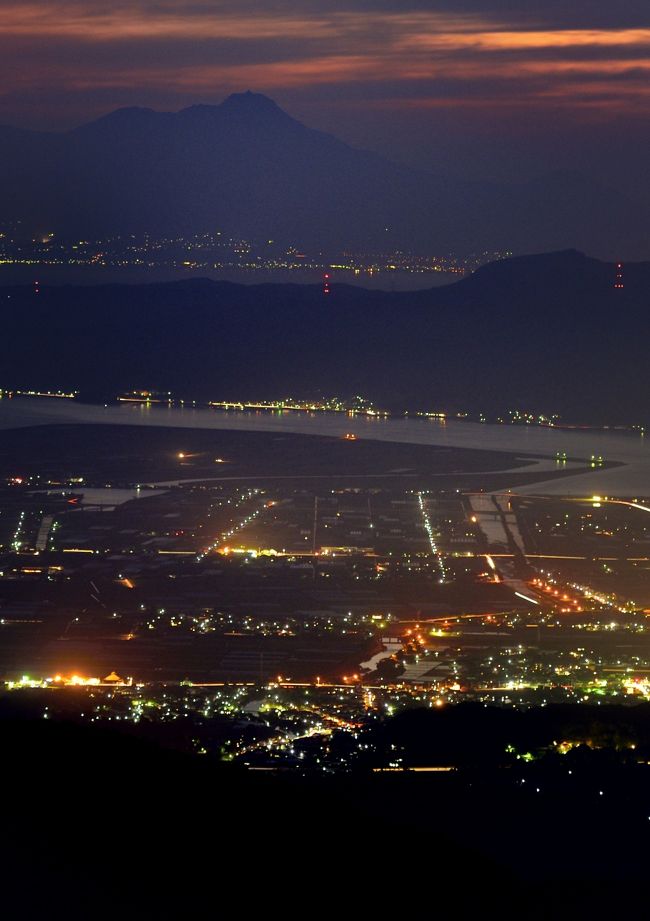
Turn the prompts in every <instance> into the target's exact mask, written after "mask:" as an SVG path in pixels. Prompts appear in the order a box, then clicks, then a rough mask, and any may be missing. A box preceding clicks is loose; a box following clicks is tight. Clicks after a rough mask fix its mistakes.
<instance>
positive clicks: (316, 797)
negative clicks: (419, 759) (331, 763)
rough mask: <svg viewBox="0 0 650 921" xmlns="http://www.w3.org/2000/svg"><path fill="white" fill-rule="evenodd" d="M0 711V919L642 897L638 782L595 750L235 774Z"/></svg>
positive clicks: (495, 909) (592, 910) (614, 906)
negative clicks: (519, 760)
mask: <svg viewBox="0 0 650 921" xmlns="http://www.w3.org/2000/svg"><path fill="white" fill-rule="evenodd" d="M2 716H3V718H2V721H1V722H0V728H1V731H2V738H3V743H4V745H3V750H4V752H5V778H4V787H5V798H4V805H3V835H2V845H1V859H2V870H3V904H4V906H5V911H7V912H8V913H7V915H6V916H7V917H17V916H20V917H25V918H32V917H39V916H40V915H41V913H42V912H46V913H47V914H48V916H50V917H66V918H71V919H76V918H82V917H83V918H86V917H95V918H114V917H116V916H119V917H123V918H128V919H131V918H146V919H149V918H173V917H190V916H192V915H195V914H196V913H200V915H201V916H203V917H219V916H221V915H222V914H223V913H224V912H225V911H233V910H234V911H237V912H238V913H242V914H246V915H249V916H250V915H251V914H252V915H253V916H255V915H256V914H258V913H261V912H267V911H275V910H276V909H278V908H281V909H282V910H283V911H284V910H286V911H288V912H299V913H307V912H309V913H313V912H315V911H316V909H317V908H318V910H322V909H324V910H325V911H326V912H327V913H328V914H331V915H332V916H341V915H346V916H348V915H356V914H358V913H363V914H364V915H366V914H374V913H376V912H377V911H380V912H381V916H382V917H385V916H386V914H387V913H390V914H395V913H399V916H402V915H403V914H404V913H405V911H408V912H409V913H418V914H422V913H424V912H426V914H427V916H432V917H435V916H436V915H437V914H439V913H442V912H443V910H444V911H445V912H447V911H448V910H449V908H452V909H453V917H460V918H465V917H490V918H491V917H501V918H514V917H518V918H535V919H545V918H550V917H553V918H575V917H588V916H589V917H603V916H605V915H606V914H608V913H611V912H615V911H616V912H621V910H623V911H624V910H626V909H628V908H629V907H631V906H632V905H634V904H636V903H637V900H639V899H640V898H641V897H642V896H643V890H644V886H645V882H644V880H645V864H646V862H647V831H646V827H645V821H647V819H646V818H645V816H644V817H643V818H644V821H643V822H642V821H641V819H640V817H639V814H638V813H639V812H640V810H641V809H642V808H645V806H644V805H643V804H642V803H641V798H642V797H641V796H640V790H641V789H642V784H639V783H638V782H637V781H636V780H635V779H634V778H635V775H634V772H633V769H632V768H631V767H630V765H626V764H625V759H624V758H621V757H617V756H615V754H614V750H613V749H612V750H611V751H610V752H609V754H608V753H607V751H605V752H604V753H603V758H600V759H599V758H598V757H596V756H595V755H594V753H592V754H591V755H590V754H589V752H587V751H586V750H585V752H586V754H583V755H579V756H577V757H575V758H574V759H573V760H571V761H563V762H562V764H563V767H562V771H563V772H564V773H566V770H567V766H570V767H572V768H573V769H574V771H575V772H576V773H577V774H579V776H580V783H579V785H575V786H574V788H573V789H572V790H569V788H568V787H567V786H566V785H565V786H564V787H563V786H562V784H561V783H560V781H559V780H558V779H557V777H556V776H555V774H557V769H555V768H552V767H551V768H546V769H543V768H535V771H536V773H530V772H529V773H526V771H527V770H528V768H527V767H526V766H525V765H523V764H522V766H521V768H520V767H516V768H510V769H509V768H504V767H502V768H501V769H500V770H497V769H496V767H495V764H494V761H491V759H490V758H489V757H488V758H487V759H486V761H485V763H483V764H481V765H475V766H474V768H473V769H471V770H470V769H465V770H463V771H460V772H457V773H454V774H435V773H433V774H431V773H429V774H414V773H403V772H398V773H388V774H377V773H371V772H370V773H369V772H366V771H361V772H358V773H356V774H345V775H341V776H338V777H337V776H327V777H300V776H296V775H294V774H271V773H265V772H259V773H258V772H256V773H250V772H249V773H245V772H243V771H239V770H237V769H234V768H232V767H229V766H227V765H223V764H218V763H213V762H210V761H209V760H207V759H205V758H201V757H200V756H190V755H185V754H182V753H180V752H178V751H174V750H172V749H170V748H168V747H165V746H164V745H161V744H159V743H154V742H153V741H143V740H142V739H141V738H137V737H134V736H133V735H132V734H131V735H128V734H123V733H122V732H116V731H112V732H108V731H106V730H99V729H95V728H94V727H93V728H89V727H87V726H80V725H75V724H73V723H57V722H54V721H46V720H43V719H39V720H36V719H30V718H29V716H28V714H26V713H25V712H22V711H21V708H18V709H15V710H13V712H12V711H11V710H10V711H7V708H6V707H4V708H3V714H2ZM555 718H556V719H557V717H555ZM585 719H586V720H587V722H588V721H589V720H588V718H587V717H585ZM589 719H591V720H592V721H593V719H594V716H593V714H591V716H590V717H589ZM423 720H424V721H423ZM640 721H641V722H643V720H642V719H641V720H640ZM645 721H646V723H647V714H646V716H645ZM428 722H430V716H429V714H427V713H424V714H423V715H422V717H421V716H419V715H418V714H417V713H413V714H410V715H409V717H408V719H407V720H406V723H405V722H404V721H402V724H401V726H400V727H398V728H396V730H395V731H396V732H397V733H398V734H401V738H402V740H403V739H404V733H405V731H406V732H407V733H411V734H412V735H411V739H412V740H415V738H416V736H417V735H418V734H419V735H420V736H421V733H422V731H423V730H426V725H427V723H428ZM446 722H447V726H448V728H449V724H450V723H455V722H456V721H455V717H454V716H453V714H450V717H449V719H448V720H447V721H446ZM493 722H494V719H492V718H491V714H490V713H489V712H488V711H485V710H484V708H482V707H479V708H477V709H476V708H475V709H474V710H472V709H471V708H470V709H469V710H466V711H465V712H464V713H463V714H461V716H460V718H459V721H458V722H457V724H456V728H455V734H456V742H455V743H454V744H456V745H457V744H458V741H459V739H460V736H461V735H466V734H467V733H469V736H470V737H471V734H472V733H473V732H478V733H479V738H480V739H481V740H484V739H485V737H486V731H487V729H489V726H490V725H491V724H492V723H493ZM496 722H497V723H499V725H501V726H502V727H503V726H504V725H505V724H506V723H510V724H512V722H513V720H512V718H511V717H509V716H506V718H505V720H504V719H501V718H497V719H496ZM550 722H552V718H551V719H550V720H548V719H542V720H541V723H540V720H539V719H535V720H533V723H534V724H535V726H536V727H537V729H539V726H540V725H543V724H549V723H550ZM633 722H634V723H635V724H636V725H637V728H639V719H636V720H633ZM640 731H641V730H640ZM643 731H645V730H643ZM390 732H392V730H390V727H389V734H390ZM413 733H414V734H413ZM453 735H454V732H452V736H453ZM446 736H447V738H446V742H445V744H446V745H449V738H450V736H449V732H448V731H447V732H446ZM417 744H419V743H417V742H416V745H417ZM567 757H568V756H567ZM531 770H532V769H531ZM646 770H647V768H646ZM521 772H524V777H525V778H527V780H528V781H529V782H531V788H530V789H529V790H523V788H522V785H521V784H520V783H519V779H520V778H519V775H520V773H521ZM554 772H555V773H554ZM594 785H595V786H596V787H597V786H598V785H600V786H601V787H604V789H605V791H606V793H607V795H608V796H610V797H611V799H612V802H611V803H610V804H609V805H607V804H604V803H603V800H602V799H601V797H599V796H598V792H599V791H598V789H591V788H592V787H593V786H594ZM617 788H618V792H616V791H617ZM637 807H638V808H637ZM8 906H11V911H9V908H8ZM18 912H19V913H20V914H19V915H18V914H17V913H18Z"/></svg>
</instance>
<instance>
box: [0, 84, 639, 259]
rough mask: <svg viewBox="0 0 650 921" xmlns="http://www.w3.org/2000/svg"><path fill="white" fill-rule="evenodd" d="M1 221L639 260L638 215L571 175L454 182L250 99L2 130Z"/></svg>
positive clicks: (98, 231)
mask: <svg viewBox="0 0 650 921" xmlns="http://www.w3.org/2000/svg"><path fill="white" fill-rule="evenodd" d="M0 161H1V162H2V165H3V168H2V171H0V213H1V214H2V215H3V220H8V219H11V220H22V221H23V222H24V225H25V227H26V229H27V230H29V231H30V232H39V233H42V232H45V231H54V232H56V233H57V234H58V235H63V236H73V237H76V236H82V237H88V238H91V239H94V238H97V237H102V236H105V235H107V234H115V233H122V234H124V233H130V232H137V233H141V232H149V233H153V234H159V235H163V234H167V233H179V232H180V233H189V232H192V233H194V232H201V231H210V230H215V229H221V230H223V231H225V232H227V233H229V234H233V235H240V236H242V237H252V238H255V239H266V238H274V239H277V240H282V241H284V242H286V243H295V244H297V245H299V246H303V247H311V248H316V249H318V248H325V249H337V250H340V249H341V248H344V247H354V248H361V249H365V250H367V251H368V250H370V251H372V250H377V249H380V250H383V251H390V250H393V249H395V248H400V247H405V248H410V249H413V250H416V251H423V252H429V253H431V252H447V251H451V250H457V251H461V252H471V251H477V250H481V251H482V250H486V249H511V250H513V251H516V252H525V251H543V250H546V249H558V248H562V247H569V246H575V247H579V248H582V249H584V250H586V251H588V252H590V253H592V254H601V255H605V256H607V257H609V258H614V257H616V258H623V257H626V258H637V257H639V256H640V255H642V254H643V253H645V252H646V251H647V244H648V241H649V237H648V232H647V230H646V227H647V226H648V221H647V215H646V213H645V211H644V209H643V208H642V207H641V206H640V205H637V204H636V203H633V202H630V201H628V200H627V199H625V198H624V197H623V196H620V195H618V194H616V193H613V192H611V191H609V190H606V189H603V188H601V187H600V186H597V185H595V184H594V183H591V182H589V181H587V180H585V179H584V178H581V177H579V176H575V175H572V174H553V175H550V176H546V177H542V178H541V179H539V180H537V181H536V182H531V183H527V184H521V185H517V186H514V185H513V186H506V185H491V184H486V183H459V182H450V181H449V180H446V179H445V178H444V177H438V176H433V175H431V174H428V173H426V172H422V171H416V170H411V169H408V168H406V167H402V166H399V165H396V164H393V163H390V162H389V161H387V160H384V159H382V158H381V157H379V156H377V155H375V154H372V153H368V152H367V151H362V150H356V149H354V148H351V147H349V146H347V145H346V144H344V143H342V142H341V141H339V140H337V139H336V138H334V137H332V136H330V135H327V134H323V133H322V132H319V131H314V130H312V129H309V128H306V127H305V126H304V125H302V124H300V123H299V122H297V121H296V120H294V119H293V118H291V117H290V116H289V115H287V114H286V113H285V112H283V111H282V110H281V109H280V108H279V107H278V106H277V105H276V104H275V103H274V102H273V101H272V100H270V99H268V98H267V97H265V96H261V95H259V94H254V93H241V94H235V95H233V96H230V97H229V98H228V99H226V100H225V101H224V102H223V103H222V104H221V105H218V106H207V105H202V106H192V107H190V108H188V109H184V110H182V111H180V112H177V113H170V112H154V111H153V110H151V109H142V108H130V109H121V110H118V111H116V112H113V113H111V114H110V115H107V116H105V117H104V118H101V119H99V120H98V121H96V122H93V123H91V124H88V125H84V126H82V127H80V128H77V129H75V130H73V131H69V132H67V133H63V134H53V133H50V134H45V133H38V132H21V131H17V130H15V129H9V128H1V129H0Z"/></svg>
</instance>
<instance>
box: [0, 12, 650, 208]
mask: <svg viewBox="0 0 650 921" xmlns="http://www.w3.org/2000/svg"><path fill="white" fill-rule="evenodd" d="M0 13H1V15H2V26H1V28H0V76H1V84H0V85H1V86H2V91H1V92H0V122H3V123H5V124H13V125H19V126H21V127H29V128H41V129H42V128H46V129H65V128H69V127H72V126H74V125H76V124H80V123H82V122H84V121H87V120H90V119H92V118H95V117H97V116H99V115H102V114H104V113H106V112H108V111H111V110H112V109H114V108H117V107H119V106H125V105H144V106H151V107H153V108H156V109H178V108H182V107H183V106H186V105H191V104H193V103H197V102H207V103H217V102H220V101H221V100H222V99H223V98H224V97H225V96H227V95H228V94H229V93H231V92H239V91H242V90H245V89H253V90H255V91H258V92H263V93H266V94H268V95H270V96H272V97H273V98H274V99H275V100H276V101H277V102H278V103H279V104H280V105H281V106H283V107H284V108H285V109H286V110H287V111H289V112H290V113H291V114H292V115H294V116H295V117H297V118H299V119H301V120H302V121H304V122H305V123H307V124H308V125H310V126H311V127H316V128H321V129H323V130H326V131H329V132H331V133H333V134H336V135H337V136H339V137H341V138H342V139H343V140H345V141H348V142H350V143H353V144H356V145H361V146H365V147H369V148H373V149H375V150H379V151H381V152H382V153H384V154H387V155H390V156H391V157H393V158H395V159H399V160H402V161H404V162H407V163H410V164H415V165H418V166H426V167H428V168H431V169H434V170H436V171H440V172H448V173H451V174H455V175H458V176H464V177H470V178H488V179H504V178H514V179H518V178H522V179H523V178H528V177H530V176H533V175H535V174H537V173H540V172H543V171H546V170H550V169H556V168H570V169H578V170H580V171H582V172H585V173H588V174H591V175H593V176H595V177H597V178H598V179H600V180H601V181H602V180H605V181H607V183H608V184H609V185H610V186H613V187H619V188H621V189H625V190H626V191H627V192H630V191H632V192H634V193H636V194H641V195H645V185H646V183H645V169H646V166H645V161H646V159H647V157H646V150H647V145H648V142H649V141H650V128H649V127H648V124H649V119H648V114H649V110H650V81H649V80H648V76H649V71H650V3H648V0H617V2H611V0H609V2H606V0H571V2H567V0H543V2H540V0H527V2H508V0H442V2H424V0H421V2H417V0H400V2H391V0H344V2H336V0H334V2H333V0H301V2H293V3H290V2H282V0H276V2H273V0H266V2H260V0H257V2H255V0H140V2H137V0H134V2H127V3H120V2H119V0H117V2H113V3H110V4H104V3H101V4H100V3H97V2H89V0H86V2H83V0H67V2H52V0H22V2H0Z"/></svg>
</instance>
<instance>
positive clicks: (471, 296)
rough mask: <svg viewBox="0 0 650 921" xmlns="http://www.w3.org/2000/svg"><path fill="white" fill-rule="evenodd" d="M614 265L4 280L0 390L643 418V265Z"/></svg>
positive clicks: (547, 260) (561, 261)
mask: <svg viewBox="0 0 650 921" xmlns="http://www.w3.org/2000/svg"><path fill="white" fill-rule="evenodd" d="M622 271H623V283H624V287H623V288H622V289H621V288H615V287H614V283H615V278H616V268H615V265H613V264H607V263H603V262H599V261H597V260H595V259H590V258H587V257H586V256H584V255H582V254H581V253H578V252H575V251H565V252H559V253H553V254H547V255H538V256H526V257H519V258H513V259H509V260H504V261H501V262H498V263H492V264H490V265H488V266H485V267H484V268H482V269H480V270H479V271H477V272H476V273H475V274H474V275H472V276H470V277H468V278H466V279H464V280H463V281H460V282H458V283H456V284H453V285H449V286H446V287H442V288H440V287H439V288H433V289H430V290H427V291H419V292H411V293H396V292H385V291H369V290H364V289H361V288H357V287H351V286H346V285H336V284H335V285H333V286H332V289H331V292H330V293H329V294H328V295H325V294H324V293H323V290H322V288H321V286H319V285H308V286H301V285H252V286H248V285H236V284H232V283H228V282H215V281H209V280H202V279H199V280H193V281H181V282H174V283H167V284H149V285H104V286H95V287H70V286H63V287H58V288H57V287H41V290H40V293H38V294H36V293H35V291H34V288H33V287H14V288H3V289H0V302H1V303H2V306H3V307H4V310H5V315H6V316H9V315H10V316H11V322H12V335H11V336H5V337H2V339H1V340H0V366H1V367H2V377H3V379H2V382H1V385H2V386H3V387H5V388H9V387H14V388H26V389H31V388H35V387H39V388H47V389H57V388H62V389H79V390H81V392H82V396H85V397H89V396H92V397H104V396H114V395H115V394H116V393H117V392H119V391H121V390H124V389H127V388H132V387H154V388H158V389H161V390H165V391H167V390H171V391H172V392H173V393H174V395H175V396H177V397H184V398H191V399H198V398H213V399H224V398H228V399H232V398H238V399H242V398H247V399H253V398H257V399H259V398H270V397H282V396H287V395H289V394H292V395H294V396H301V395H305V396H313V395H315V394H319V393H320V394H325V395H327V394H338V395H343V396H345V395H350V394H356V393H361V394H364V395H366V396H368V397H370V398H372V399H373V400H375V401H376V402H377V403H378V404H380V405H384V406H386V407H388V408H393V409H404V408H422V409H427V408H428V409H431V408H438V409H447V410H458V409H469V410H472V411H476V410H481V409H483V410H486V409H487V410H492V409H494V410H499V411H500V410H503V409H504V408H526V407H529V408H531V409H536V410H538V411H540V412H558V413H561V414H562V416H563V417H564V418H565V419H571V420H574V421H576V420H580V421H598V422H614V423H616V422H637V421H640V420H641V421H643V420H645V419H646V418H647V415H648V410H647V400H646V395H647V393H648V391H649V390H650V367H649V366H648V363H647V360H646V355H645V350H646V344H645V340H644V337H643V336H641V335H640V334H639V333H640V330H642V329H645V324H646V321H647V310H648V293H649V291H650V263H637V264H629V265H624V267H623V270H622Z"/></svg>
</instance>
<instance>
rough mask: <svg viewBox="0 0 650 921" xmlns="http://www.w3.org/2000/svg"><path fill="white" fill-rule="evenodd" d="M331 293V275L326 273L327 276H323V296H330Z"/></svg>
mask: <svg viewBox="0 0 650 921" xmlns="http://www.w3.org/2000/svg"><path fill="white" fill-rule="evenodd" d="M329 293H330V277H329V273H328V272H325V274H324V275H323V294H329Z"/></svg>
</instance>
